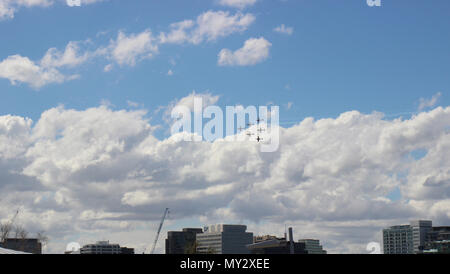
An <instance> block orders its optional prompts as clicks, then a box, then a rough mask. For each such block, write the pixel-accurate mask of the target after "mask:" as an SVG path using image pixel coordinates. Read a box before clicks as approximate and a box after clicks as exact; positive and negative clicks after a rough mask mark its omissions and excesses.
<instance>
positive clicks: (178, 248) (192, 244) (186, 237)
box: [166, 228, 203, 254]
mask: <svg viewBox="0 0 450 274" xmlns="http://www.w3.org/2000/svg"><path fill="white" fill-rule="evenodd" d="M202 232H203V230H202V229H201V228H183V231H169V232H167V239H166V254H189V253H195V252H196V249H197V243H196V241H197V237H196V236H197V234H199V233H202Z"/></svg>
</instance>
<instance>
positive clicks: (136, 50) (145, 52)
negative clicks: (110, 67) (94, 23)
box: [109, 30, 158, 66]
mask: <svg viewBox="0 0 450 274" xmlns="http://www.w3.org/2000/svg"><path fill="white" fill-rule="evenodd" d="M109 49H110V57H111V58H112V59H113V60H114V61H116V62H117V63H118V64H119V65H128V66H135V65H136V62H137V61H140V60H143V59H147V58H151V57H153V56H154V55H155V54H156V53H158V45H157V44H156V43H155V39H154V38H153V36H152V33H151V32H150V30H146V31H144V32H141V33H138V34H130V35H126V34H125V33H124V32H122V31H120V32H119V34H118V36H117V39H116V40H112V41H111V42H110V45H109Z"/></svg>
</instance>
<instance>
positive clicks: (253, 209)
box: [0, 93, 450, 252]
mask: <svg viewBox="0 0 450 274" xmlns="http://www.w3.org/2000/svg"><path fill="white" fill-rule="evenodd" d="M197 95H198V94H194V93H193V94H191V95H190V96H187V97H186V98H183V99H181V100H179V101H177V103H182V104H185V105H188V106H189V105H190V103H191V101H192V100H191V99H192V97H193V96H197ZM212 97H213V96H212ZM214 101H216V99H213V98H211V100H210V103H212V102H214ZM145 116H146V113H145V112H144V111H124V110H119V111H113V110H111V109H109V108H107V107H106V106H100V107H98V108H91V109H87V110H83V111H78V110H70V109H65V108H63V107H59V108H54V109H50V110H48V111H46V112H44V113H43V114H42V116H41V118H40V119H39V120H38V121H37V123H36V124H34V125H32V122H31V121H30V120H29V119H26V118H22V117H17V116H0V192H1V193H7V194H8V195H4V196H3V198H2V200H1V201H0V203H1V206H0V216H2V218H7V216H9V215H10V214H12V213H11V212H14V211H15V209H16V208H17V205H22V208H23V216H22V219H21V220H22V221H23V222H24V225H25V226H26V227H31V228H33V229H36V230H39V229H45V230H47V231H48V233H49V236H50V238H51V239H52V241H51V242H50V244H51V245H56V244H57V243H58V242H64V241H65V239H66V240H67V237H70V236H71V235H78V234H83V233H84V231H90V233H98V235H105V236H103V237H108V236H111V237H113V238H115V237H117V233H119V232H120V233H124V234H121V235H122V237H124V236H125V235H126V238H127V239H136V237H138V235H141V234H140V232H139V231H136V230H134V229H131V230H129V231H124V229H128V228H132V227H133V226H135V225H138V226H143V225H145V224H146V223H147V222H148V221H149V219H150V220H152V221H153V222H154V223H156V222H158V221H159V218H160V215H161V213H162V209H164V208H165V207H170V208H171V212H172V218H173V220H174V223H173V225H176V222H181V223H182V222H183V220H186V218H192V219H196V220H197V222H199V226H200V225H202V224H203V222H205V223H210V222H216V221H217V222H232V221H239V220H241V221H243V222H244V223H248V224H249V227H250V229H251V230H254V231H255V232H260V233H271V234H274V233H276V234H281V233H282V232H283V230H284V225H283V224H285V223H288V224H292V225H295V226H297V228H296V227H294V229H296V230H295V231H297V232H296V233H298V234H296V235H298V237H300V236H301V237H317V238H320V239H322V240H323V241H324V244H325V247H327V248H329V249H331V250H330V251H332V252H357V251H362V250H364V248H365V245H366V244H367V243H368V242H369V241H372V240H378V241H380V240H381V239H379V238H377V237H380V234H379V233H380V231H381V227H382V226H388V225H392V224H396V223H403V222H407V221H408V220H409V219H415V218H422V217H426V218H430V219H433V221H435V222H436V223H440V224H445V223H448V222H449V221H450V216H449V214H448V206H449V203H450V200H449V196H448V194H449V191H450V185H449V184H448V182H449V174H450V170H449V167H450V162H448V161H449V160H448V157H447V155H448V154H449V153H450V143H449V140H450V135H449V132H448V128H449V127H450V107H447V108H441V107H439V108H436V109H433V110H431V111H428V112H422V113H419V114H418V115H416V116H413V117H411V118H410V119H407V120H402V119H396V120H386V119H384V118H383V115H382V114H380V113H372V114H362V113H359V112H357V111H350V112H345V113H342V114H341V115H340V116H339V117H337V118H328V119H320V120H314V119H313V118H306V119H304V120H303V121H301V122H299V123H298V124H297V125H295V126H293V127H291V128H281V132H280V150H279V151H278V152H276V153H270V154H267V153H261V152H260V150H259V147H258V144H256V143H254V142H223V141H222V140H217V141H215V142H212V143H211V142H181V141H177V140H176V138H168V139H164V140H158V139H156V138H155V137H154V136H153V133H152V130H153V127H152V126H151V125H150V124H149V123H148V120H147V119H146V118H145ZM418 149H421V150H426V151H427V154H426V156H425V157H423V158H422V159H415V158H413V157H409V156H408V155H410V154H411V153H412V152H414V151H415V150H418ZM404 174H407V175H406V176H405V175H404ZM396 188H399V189H400V191H401V194H402V197H401V198H400V199H399V200H398V201H390V200H389V199H386V196H387V195H388V193H390V192H391V191H393V190H394V189H396ZM199 197H200V198H199ZM3 216H5V217H3ZM298 220H302V221H298ZM258 221H259V223H258ZM261 221H264V226H261ZM154 223H152V224H154ZM300 227H301V228H302V229H301V230H300ZM114 235H115V236H114ZM349 235H353V236H354V237H349ZM136 242H139V241H138V240H136ZM65 243H67V241H66V242H65ZM52 250H54V251H58V250H56V249H52ZM62 250H63V249H62ZM62 250H59V251H60V252H62Z"/></svg>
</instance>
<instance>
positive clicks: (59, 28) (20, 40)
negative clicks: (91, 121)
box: [0, 0, 450, 123]
mask: <svg viewBox="0 0 450 274" xmlns="http://www.w3.org/2000/svg"><path fill="white" fill-rule="evenodd" d="M449 8H450V3H448V1H433V3H432V4H430V3H429V2H426V1H383V4H382V7H372V8H371V7H369V6H367V5H366V3H365V1H363V0H353V1H259V2H257V3H256V4H255V5H253V6H250V7H247V8H245V9H243V10H242V11H240V12H242V13H252V14H254V15H255V17H256V20H255V22H254V23H253V24H251V25H250V26H249V27H248V29H247V30H246V31H243V32H238V33H233V34H231V35H229V36H227V37H223V38H219V39H217V40H216V41H212V42H204V43H201V44H199V45H192V44H183V45H162V46H160V48H159V53H158V54H157V55H155V56H154V57H153V58H151V59H147V60H143V61H141V62H139V63H138V64H136V65H135V66H134V67H118V68H115V69H114V70H112V71H110V72H107V73H106V72H104V71H103V67H104V66H105V65H106V64H107V61H106V60H102V59H95V60H91V61H88V62H87V63H86V64H83V65H81V66H80V67H77V68H76V69H75V71H76V72H77V73H78V74H79V75H80V77H79V79H76V80H73V81H68V82H64V83H62V84H58V83H56V84H49V85H46V86H43V87H41V88H40V89H39V90H35V89H32V88H30V87H29V86H28V85H26V84H23V83H22V84H20V83H19V84H17V85H11V84H10V82H9V81H8V80H7V79H0V90H1V92H2V97H3V98H2V100H1V101H0V114H2V115H4V114H15V115H22V116H27V117H30V118H32V119H33V120H37V119H38V118H39V116H40V114H41V113H42V112H43V111H44V110H47V109H49V108H51V107H55V106H57V105H58V104H64V105H65V106H66V107H67V108H75V109H85V108H88V107H94V106H98V105H99V104H100V102H101V101H102V100H108V101H109V102H110V103H111V104H113V105H114V107H116V108H125V107H127V101H128V100H129V101H133V102H137V103H140V104H143V105H144V106H145V108H147V109H149V110H153V109H156V108H157V107H158V106H164V105H167V104H168V103H169V102H170V101H172V100H174V99H175V98H182V97H184V96H186V95H187V94H189V93H190V92H192V91H193V90H195V91H196V92H198V93H202V92H207V91H208V92H210V93H212V94H217V95H221V100H220V102H219V103H220V104H223V105H234V104H244V105H265V104H267V103H268V102H273V103H274V104H277V105H280V106H283V105H286V104H288V103H289V102H292V108H291V109H290V110H289V111H288V110H286V109H284V110H282V111H281V114H280V115H281V122H282V123H283V121H285V122H286V121H290V122H291V121H300V120H302V119H303V118H304V117H308V116H313V117H316V118H320V117H330V116H331V117H334V116H337V115H338V114H339V113H341V112H344V111H348V110H359V111H361V112H365V113H370V112H372V111H381V112H384V113H386V114H394V115H395V114H397V113H405V112H415V111H416V110H417V107H418V104H419V100H420V98H430V97H431V96H432V95H434V94H436V93H437V92H441V93H442V95H443V96H441V98H439V101H438V103H439V104H441V105H448V102H449V99H448V96H445V95H446V94H447V93H448V87H449V84H450V77H449V76H448V75H449V71H450V68H449V64H450V51H449V48H450V37H449V35H448V26H449V24H450V18H449V17H448V16H446V12H447V11H448V10H449ZM209 10H213V11H218V10H224V11H229V12H230V14H234V13H236V12H239V9H236V8H232V7H224V6H221V5H219V4H218V3H217V1H216V2H215V1H195V0H193V1H172V0H169V1H126V2H125V1H120V0H111V1H106V2H101V3H96V4H92V5H82V6H81V7H68V6H67V5H65V4H64V3H59V2H58V3H56V4H54V5H52V6H50V7H33V8H26V7H23V8H20V9H18V11H17V12H16V13H15V16H14V19H12V20H4V21H2V22H1V23H0V33H1V34H2V37H3V38H2V43H0V60H3V59H5V58H7V57H8V56H11V55H14V54H20V55H21V56H27V57H28V58H30V59H31V60H34V61H38V60H40V59H41V58H42V57H43V55H44V54H45V52H46V51H47V50H48V49H49V48H52V47H55V48H57V49H58V50H64V48H65V46H66V44H67V43H68V42H69V41H85V40H86V39H90V40H91V43H92V44H90V47H96V46H99V45H105V44H107V43H108V41H109V40H111V39H115V38H116V37H117V33H118V31H119V30H122V31H124V32H125V33H127V34H130V33H140V32H142V31H144V30H147V29H149V30H150V31H152V32H153V33H159V32H161V31H167V30H168V26H169V25H170V24H171V23H174V22H178V21H182V20H185V19H195V18H196V17H197V16H198V15H200V14H201V13H203V12H206V11H209ZM281 24H284V25H285V26H287V27H292V28H293V33H292V35H287V34H280V33H277V32H274V31H273V29H274V28H275V27H277V26H280V25H281ZM251 37H255V38H258V37H264V38H265V39H267V40H268V41H269V42H270V43H271V44H272V47H271V48H270V56H269V57H268V58H267V59H266V60H264V61H263V62H261V63H259V64H256V65H253V66H244V67H239V66H238V67H222V66H218V65H217V54H218V53H219V51H220V50H221V49H223V48H229V49H232V50H236V49H238V48H240V47H242V45H243V43H244V42H245V41H246V40H247V39H249V38H251ZM171 62H172V64H171ZM169 69H170V70H172V71H173V73H174V74H173V75H172V76H171V77H169V76H168V75H167V72H168V70H169Z"/></svg>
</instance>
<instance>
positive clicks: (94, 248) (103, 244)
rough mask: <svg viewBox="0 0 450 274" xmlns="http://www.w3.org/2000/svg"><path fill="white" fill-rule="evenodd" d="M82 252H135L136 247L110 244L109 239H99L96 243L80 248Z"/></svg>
mask: <svg viewBox="0 0 450 274" xmlns="http://www.w3.org/2000/svg"><path fill="white" fill-rule="evenodd" d="M80 254H134V249H133V248H126V247H120V245H118V244H110V243H109V241H99V242H97V243H95V244H88V245H85V246H83V247H82V248H81V249H80Z"/></svg>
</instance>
